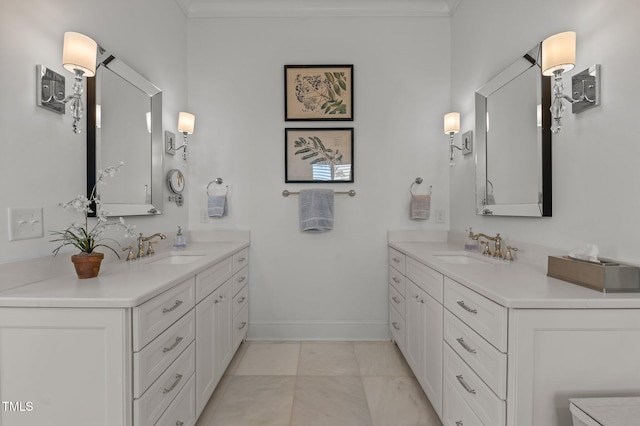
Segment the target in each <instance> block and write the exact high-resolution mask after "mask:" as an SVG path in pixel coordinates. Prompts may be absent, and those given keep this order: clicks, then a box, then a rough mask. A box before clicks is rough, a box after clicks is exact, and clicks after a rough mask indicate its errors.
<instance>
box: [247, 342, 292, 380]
mask: <svg viewBox="0 0 640 426" xmlns="http://www.w3.org/2000/svg"><path fill="white" fill-rule="evenodd" d="M299 354H300V344H299V343H251V344H249V345H248V347H247V350H246V352H245V353H244V355H243V357H242V359H241V360H240V362H239V364H238V368H237V369H236V371H235V374H237V375H240V376H295V375H296V372H297V370H298V355H299Z"/></svg>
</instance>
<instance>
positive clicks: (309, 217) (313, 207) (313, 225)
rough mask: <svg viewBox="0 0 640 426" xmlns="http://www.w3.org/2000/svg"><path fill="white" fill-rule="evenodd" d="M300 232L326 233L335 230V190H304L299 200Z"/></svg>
mask: <svg viewBox="0 0 640 426" xmlns="http://www.w3.org/2000/svg"><path fill="white" fill-rule="evenodd" d="M298 212H299V216H300V230H301V231H303V232H304V231H308V232H325V231H329V230H331V229H333V190H331V189H304V190H302V191H300V198H299V199H298Z"/></svg>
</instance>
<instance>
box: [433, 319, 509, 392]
mask: <svg viewBox="0 0 640 426" xmlns="http://www.w3.org/2000/svg"><path fill="white" fill-rule="evenodd" d="M444 339H445V341H446V342H447V343H448V344H449V346H451V348H452V349H453V350H454V351H455V352H456V353H457V354H458V355H459V356H460V358H462V359H463V360H464V361H465V362H466V363H467V364H468V365H469V366H470V367H471V368H472V369H473V371H475V373H476V374H477V375H478V376H480V378H481V379H482V380H483V381H484V382H485V383H486V384H487V385H488V386H489V387H490V388H491V390H493V392H495V394H496V395H498V397H499V398H500V399H503V400H506V399H507V354H503V353H502V352H500V351H498V350H497V349H496V348H494V347H493V346H492V345H490V344H489V343H487V341H486V340H484V339H483V338H482V337H480V336H479V335H478V334H477V333H475V332H474V331H473V330H471V329H470V328H469V327H468V326H467V325H466V324H464V323H463V322H462V321H460V320H459V319H458V318H457V317H456V316H455V315H453V314H452V313H450V312H448V311H445V314H444Z"/></svg>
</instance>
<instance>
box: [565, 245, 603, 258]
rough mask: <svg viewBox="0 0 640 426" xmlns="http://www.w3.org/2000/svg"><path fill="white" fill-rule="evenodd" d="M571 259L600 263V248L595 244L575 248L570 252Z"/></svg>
mask: <svg viewBox="0 0 640 426" xmlns="http://www.w3.org/2000/svg"><path fill="white" fill-rule="evenodd" d="M569 257H573V258H576V259H580V260H588V261H589V262H596V263H600V261H599V260H598V246H596V245H594V244H584V245H581V246H578V247H575V248H574V249H573V250H571V251H570V252H569Z"/></svg>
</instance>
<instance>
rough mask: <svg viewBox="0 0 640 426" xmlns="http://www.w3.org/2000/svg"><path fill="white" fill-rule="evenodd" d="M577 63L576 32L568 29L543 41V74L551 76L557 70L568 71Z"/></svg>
mask: <svg viewBox="0 0 640 426" xmlns="http://www.w3.org/2000/svg"><path fill="white" fill-rule="evenodd" d="M575 64H576V33H575V32H573V31H566V32H564V33H558V34H555V35H552V36H551V37H548V38H546V39H545V40H544V41H543V42H542V75H547V76H551V75H553V73H554V72H555V71H557V70H561V71H562V72H567V71H569V70H572V69H573V67H574V66H575Z"/></svg>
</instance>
